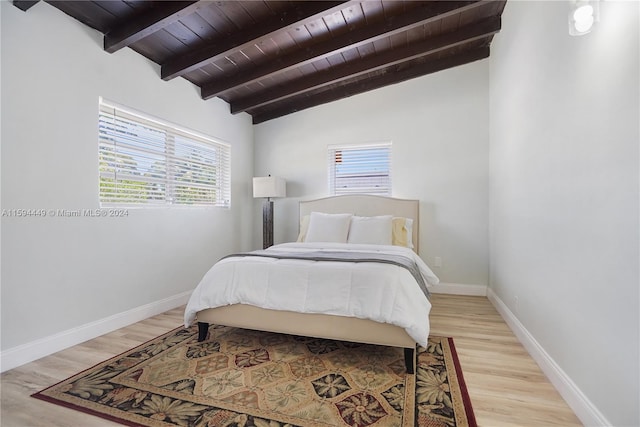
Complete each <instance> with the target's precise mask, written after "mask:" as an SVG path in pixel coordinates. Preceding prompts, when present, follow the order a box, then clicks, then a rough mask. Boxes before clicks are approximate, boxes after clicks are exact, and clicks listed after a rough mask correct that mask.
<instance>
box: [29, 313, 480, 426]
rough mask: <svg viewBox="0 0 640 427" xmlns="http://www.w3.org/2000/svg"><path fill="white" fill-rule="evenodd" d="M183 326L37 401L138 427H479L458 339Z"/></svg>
mask: <svg viewBox="0 0 640 427" xmlns="http://www.w3.org/2000/svg"><path fill="white" fill-rule="evenodd" d="M197 333H198V331H197V327H192V328H189V329H185V328H177V329H174V330H173V331H171V332H168V333H166V334H164V335H161V336H159V337H157V338H155V339H153V340H151V341H148V342H147V343H145V344H142V345H140V346H138V347H136V348H134V349H131V350H129V351H127V352H125V353H122V354H121V355H119V356H116V357H114V358H112V359H109V360H107V361H105V362H102V363H100V364H98V365H96V366H94V367H92V368H90V369H87V370H85V371H83V372H80V373H79V374H77V375H74V376H72V377H71V378H68V379H66V380H64V381H62V382H60V383H58V384H56V385H53V386H51V387H49V388H47V389H45V390H43V391H41V392H38V393H35V394H34V395H33V397H36V398H38V399H42V400H45V401H48V402H51V403H55V404H59V405H63V406H66V407H68V408H72V409H76V410H79V411H83V412H86V413H88V414H92V415H97V416H100V417H103V418H107V419H109V420H112V421H116V422H118V423H121V424H124V425H130V426H175V425H178V426H189V427H191V426H193V427H204V426H206V427H293V426H300V427H319V426H322V427H328V426H331V427H337V426H357V427H368V426H375V427H391V426H399V427H407V426H418V427H427V426H428V427H435V426H448V427H451V426H471V427H473V426H475V425H476V422H475V418H474V415H473V411H472V408H471V402H470V400H469V396H468V394H467V390H466V387H465V384H464V380H463V377H462V371H461V369H460V365H459V362H458V359H457V355H456V351H455V347H454V344H453V339H451V338H440V337H430V338H429V343H428V346H427V348H422V347H419V352H418V365H417V370H416V375H408V374H406V372H405V366H404V354H403V351H402V349H398V348H393V347H384V346H375V345H369V344H358V343H350V342H341V341H333V340H324V339H317V338H308V337H299V336H293V335H284V334H276V333H270V332H259V331H253V330H246V329H239V328H231V327H225V326H217V325H216V326H211V327H210V329H209V336H208V339H207V340H205V341H203V342H201V343H199V342H198V341H197Z"/></svg>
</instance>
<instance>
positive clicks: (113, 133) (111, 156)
mask: <svg viewBox="0 0 640 427" xmlns="http://www.w3.org/2000/svg"><path fill="white" fill-rule="evenodd" d="M98 127H99V138H98V152H99V174H100V184H99V185H100V205H101V206H125V205H126V206H140V205H144V206H167V205H195V206H197V205H212V206H222V207H229V205H230V193H231V191H230V187H231V186H230V181H231V180H230V165H231V159H230V154H231V149H230V147H229V145H228V144H225V143H222V142H220V141H216V140H214V139H212V138H209V137H206V136H204V135H199V134H197V133H195V132H191V131H188V130H186V129H181V128H179V127H177V126H175V125H172V124H170V123H166V122H162V121H161V120H159V119H156V118H152V117H146V116H145V115H144V114H142V113H139V112H136V111H133V110H131V109H128V108H125V107H122V106H119V105H117V104H114V103H111V102H108V101H105V100H103V99H100V113H99V118H98Z"/></svg>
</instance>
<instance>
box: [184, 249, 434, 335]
mask: <svg viewBox="0 0 640 427" xmlns="http://www.w3.org/2000/svg"><path fill="white" fill-rule="evenodd" d="M270 250H277V251H279V252H282V251H318V250H330V251H349V250H353V251H358V252H374V253H375V252H387V253H396V254H403V255H406V256H409V257H411V258H413V259H414V260H415V262H416V264H417V265H418V267H419V269H420V272H421V273H422V276H423V277H424V279H425V282H426V283H427V286H430V285H435V284H437V283H438V282H439V280H438V278H437V277H436V275H435V274H433V272H432V271H431V270H430V269H429V267H428V266H427V265H426V264H425V263H424V261H422V259H421V258H420V257H419V256H418V255H417V254H415V252H413V251H412V250H411V249H407V248H403V247H399V246H381V245H358V244H340V243H330V244H329V243H284V244H280V245H276V246H272V247H271V248H270ZM231 304H248V305H253V306H257V307H261V308H267V309H274V310H286V311H294V312H300V313H324V314H333V315H339V316H351V317H358V318H362V319H370V320H374V321H377V322H384V323H391V324H394V325H397V326H400V327H402V328H404V329H405V330H406V331H407V333H408V334H409V336H411V337H412V338H413V339H414V340H415V341H416V342H417V343H418V344H420V345H422V346H425V347H426V345H427V337H428V336H429V321H428V316H429V311H430V310H431V303H430V302H429V301H428V299H427V298H426V297H425V295H424V293H423V292H422V290H421V289H420V287H419V286H418V284H417V283H416V281H415V279H414V278H413V276H412V274H411V273H410V272H409V271H408V270H406V269H405V268H403V267H399V266H396V265H391V264H378V263H368V262H363V263H355V262H331V261H322V262H316V261H309V260H296V259H275V258H265V257H246V256H245V257H231V258H225V259H223V260H221V261H218V262H217V263H216V264H215V265H214V266H213V267H212V268H211V269H210V270H209V271H208V272H207V273H206V274H205V276H204V277H203V278H202V280H201V282H200V283H199V284H198V286H197V287H196V289H195V290H194V291H193V293H192V294H191V298H190V299H189V302H188V304H187V308H186V310H185V313H184V322H185V326H187V327H188V326H190V325H191V324H193V323H194V321H195V320H196V313H197V312H198V311H200V310H204V309H207V308H215V307H221V306H225V305H231Z"/></svg>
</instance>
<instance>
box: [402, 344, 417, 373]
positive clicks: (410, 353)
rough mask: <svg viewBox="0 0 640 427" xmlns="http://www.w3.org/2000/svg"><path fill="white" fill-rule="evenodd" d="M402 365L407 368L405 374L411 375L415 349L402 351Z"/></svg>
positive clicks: (414, 360)
mask: <svg viewBox="0 0 640 427" xmlns="http://www.w3.org/2000/svg"><path fill="white" fill-rule="evenodd" d="M404 364H405V366H406V367H407V374H410V375H413V374H414V373H415V366H416V348H415V347H414V348H405V349H404Z"/></svg>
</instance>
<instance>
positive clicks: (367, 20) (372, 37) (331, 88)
mask: <svg viewBox="0 0 640 427" xmlns="http://www.w3.org/2000/svg"><path fill="white" fill-rule="evenodd" d="M37 3H38V1H27V0H14V5H15V6H17V7H19V8H21V9H22V10H27V9H29V8H30V7H31V6H33V5H34V4H37ZM47 3H49V4H50V5H52V6H53V7H56V8H57V9H59V10H61V11H62V12H64V13H66V14H68V15H70V16H71V17H73V18H75V19H77V20H78V21H80V22H82V23H83V24H85V25H88V26H89V27H91V28H94V29H96V30H98V31H99V32H101V33H102V34H104V49H105V50H106V51H107V52H110V53H115V52H117V51H118V50H120V49H123V48H126V47H128V48H131V49H133V50H135V51H136V52H138V53H139V54H141V55H143V56H145V57H146V58H148V59H150V60H151V61H153V62H155V63H157V64H159V65H160V76H159V78H162V79H163V80H171V79H174V78H177V77H182V78H184V79H187V80H189V81H190V82H192V83H193V84H194V85H196V86H198V87H199V88H200V90H201V96H202V98H203V99H210V98H213V97H219V98H222V99H223V100H225V101H226V102H228V103H229V105H230V106H231V112H232V113H234V114H236V113H240V112H243V111H245V112H247V113H249V114H250V115H251V116H252V117H253V123H254V124H257V123H262V122H265V121H267V120H271V119H274V118H277V117H281V116H284V115H286V114H290V113H293V112H296V111H299V110H303V109H305V108H310V107H313V106H316V105H320V104H324V103H327V102H331V101H335V100H338V99H341V98H345V97H348V96H352V95H355V94H358V93H362V92H366V91H370V90H373V89H377V88H380V87H383V86H387V85H391V84H394V83H398V82H402V81H405V80H408V79H412V78H415V77H419V76H422V75H425V74H429V73H433V72H436V71H441V70H445V69H447V68H451V67H455V66H458V65H462V64H466V63H469V62H473V61H477V60H480V59H484V58H487V57H488V56H489V46H490V44H491V41H492V39H493V36H494V34H496V33H497V32H498V31H500V26H501V15H502V11H503V10H504V6H505V3H506V0H482V1H400V0H392V1H388V0H364V1H329V0H323V1H288V0H277V1H257V0H253V1H186V0H185V1H142V0H100V1H77V0H74V1H47Z"/></svg>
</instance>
